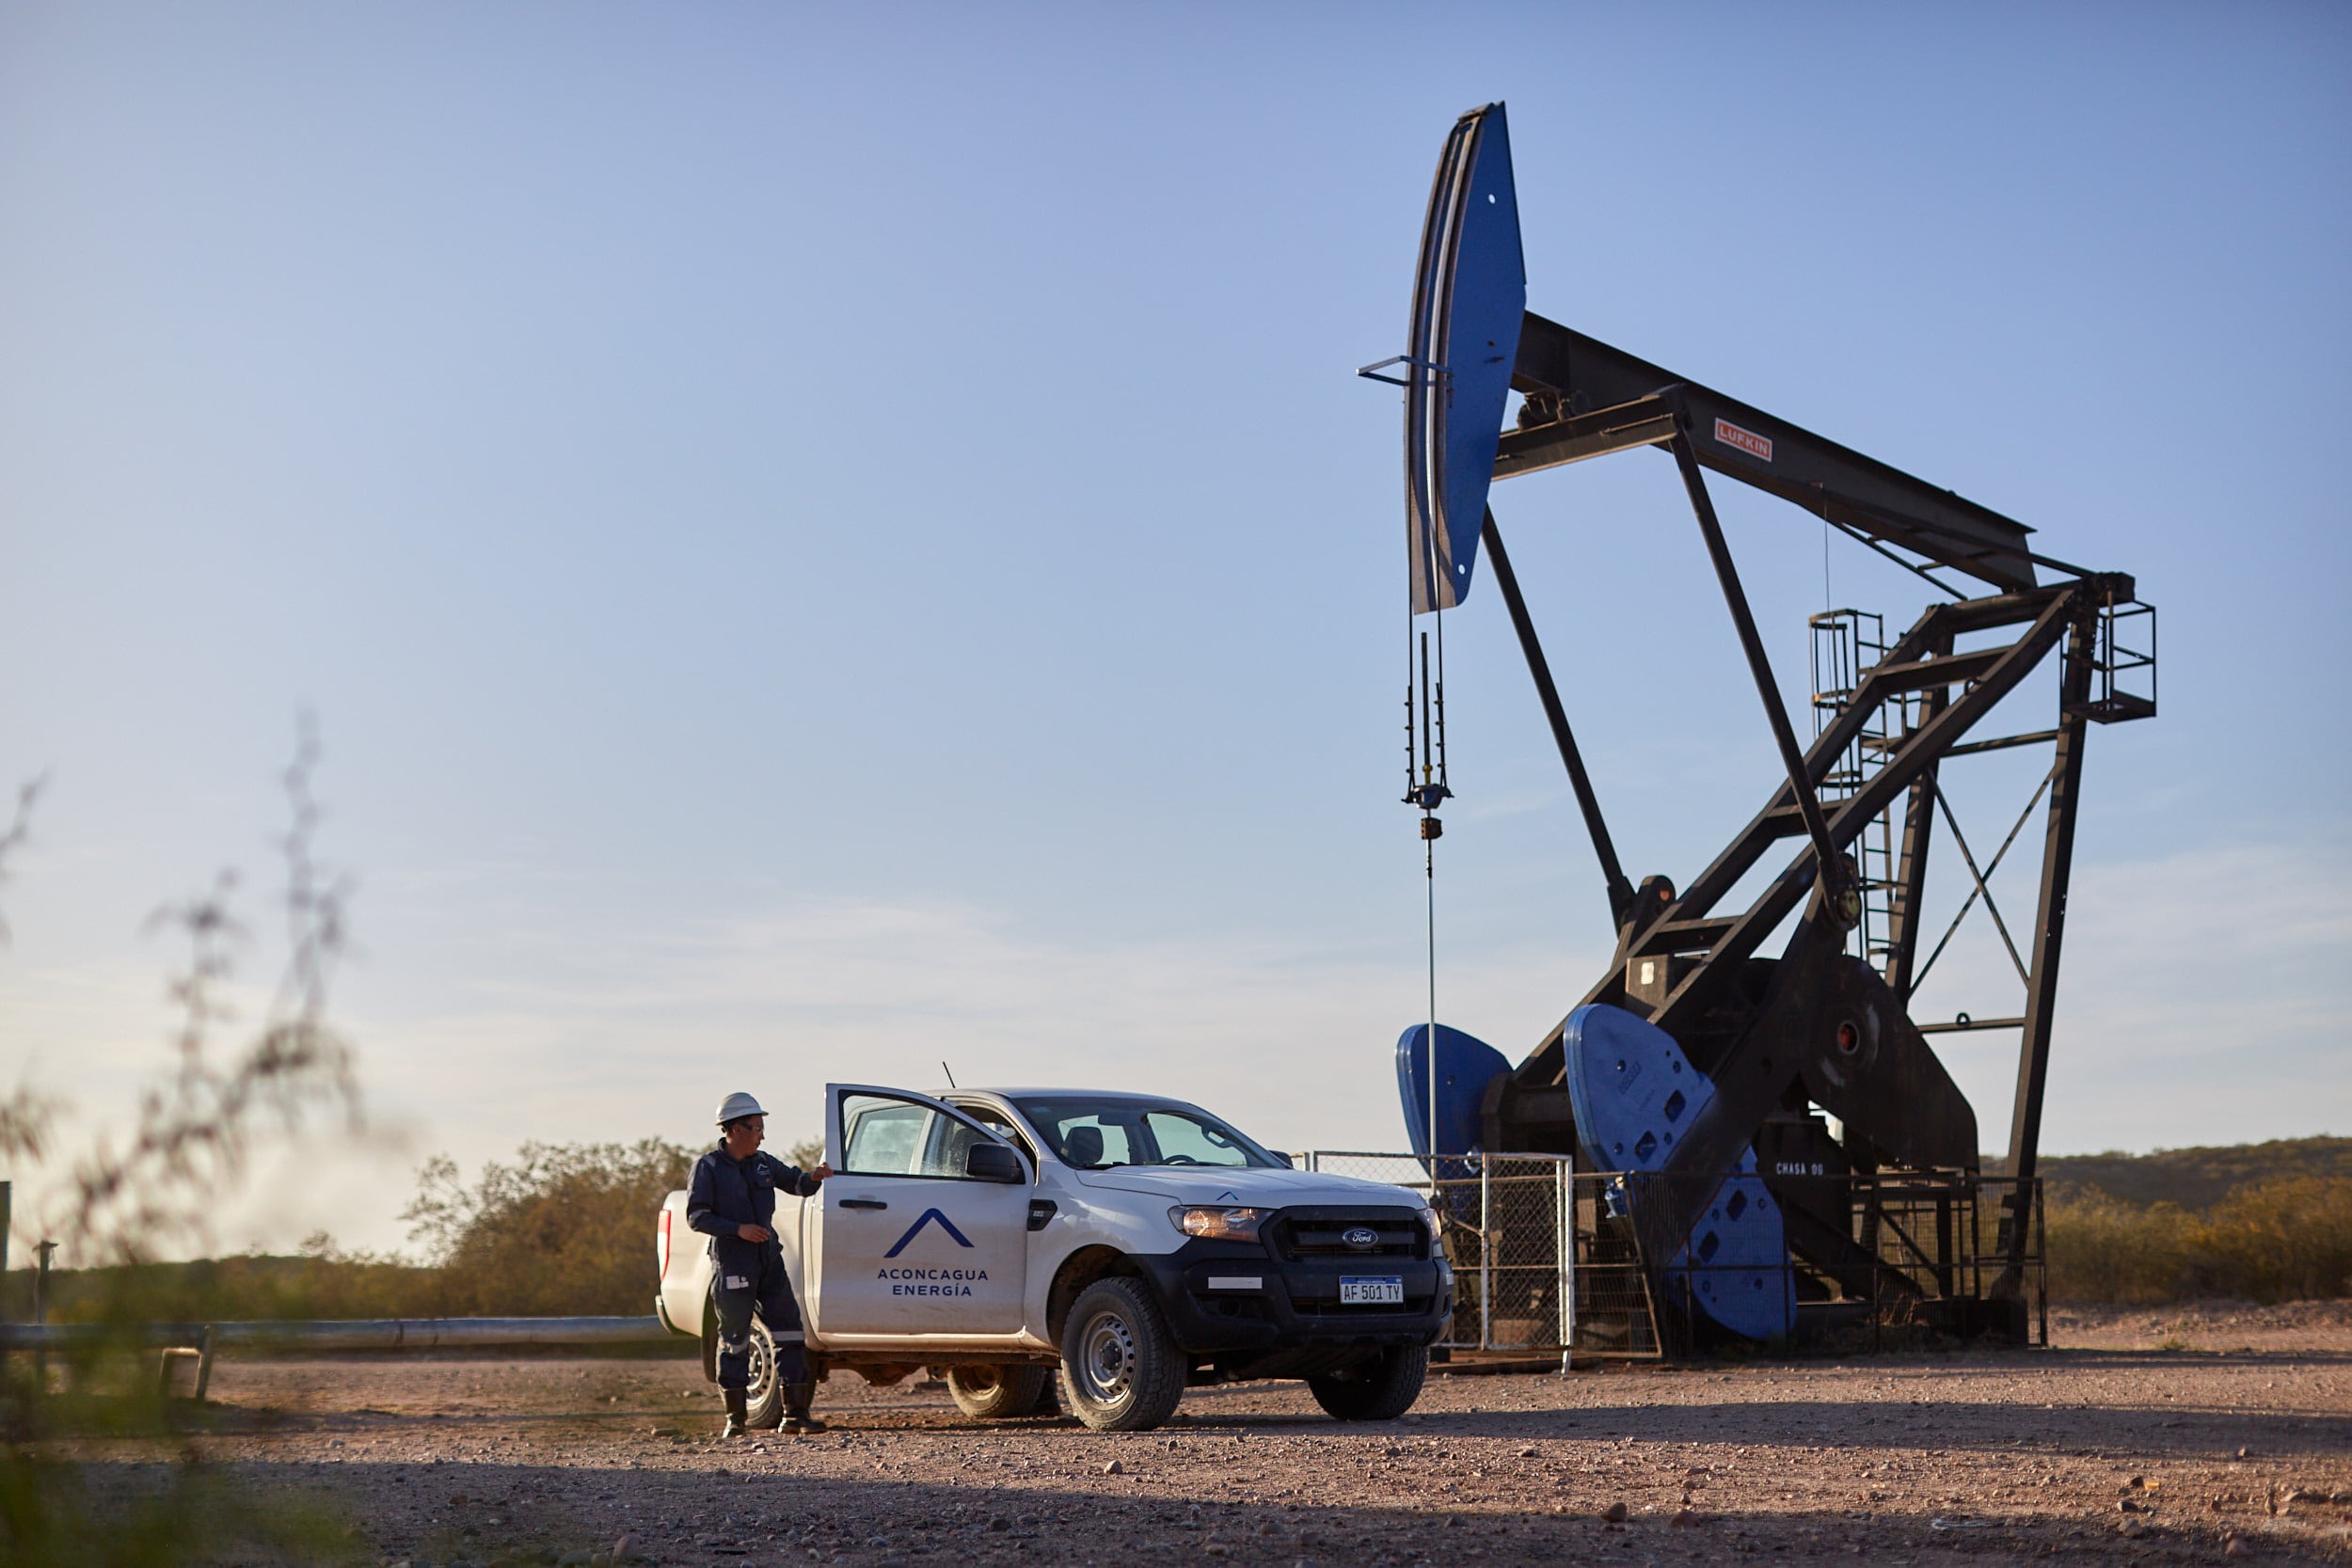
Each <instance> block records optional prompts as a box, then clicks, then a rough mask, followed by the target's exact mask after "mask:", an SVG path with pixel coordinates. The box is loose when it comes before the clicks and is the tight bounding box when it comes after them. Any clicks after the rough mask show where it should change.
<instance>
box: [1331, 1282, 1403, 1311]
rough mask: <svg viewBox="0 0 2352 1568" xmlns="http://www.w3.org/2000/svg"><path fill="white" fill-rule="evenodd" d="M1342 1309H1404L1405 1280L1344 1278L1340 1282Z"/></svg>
mask: <svg viewBox="0 0 2352 1568" xmlns="http://www.w3.org/2000/svg"><path fill="white" fill-rule="evenodd" d="M1340 1305H1341V1306H1342V1307H1402V1306H1404V1305H1405V1278H1404V1276H1403V1275H1389V1276H1388V1277H1387V1278H1385V1279H1357V1278H1343V1279H1342V1280H1341V1281H1340Z"/></svg>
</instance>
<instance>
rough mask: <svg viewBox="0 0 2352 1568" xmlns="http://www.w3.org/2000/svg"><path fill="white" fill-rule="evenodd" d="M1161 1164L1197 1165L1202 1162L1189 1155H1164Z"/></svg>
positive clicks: (1161, 1157)
mask: <svg viewBox="0 0 2352 1568" xmlns="http://www.w3.org/2000/svg"><path fill="white" fill-rule="evenodd" d="M1160 1163H1161V1164H1164V1165H1197V1164H1200V1161H1198V1160H1196V1159H1194V1158H1193V1157H1192V1156H1191V1155H1189V1154H1163V1155H1161V1156H1160Z"/></svg>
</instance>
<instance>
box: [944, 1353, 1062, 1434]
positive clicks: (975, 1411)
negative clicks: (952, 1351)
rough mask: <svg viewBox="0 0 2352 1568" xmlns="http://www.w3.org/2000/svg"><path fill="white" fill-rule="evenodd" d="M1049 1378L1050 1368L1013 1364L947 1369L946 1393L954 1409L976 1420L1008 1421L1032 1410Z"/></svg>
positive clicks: (1028, 1413)
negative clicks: (953, 1402) (954, 1406)
mask: <svg viewBox="0 0 2352 1568" xmlns="http://www.w3.org/2000/svg"><path fill="white" fill-rule="evenodd" d="M1052 1376H1053V1371H1052V1370H1051V1369H1050V1368H1046V1367H1029V1366H1023V1365H1021V1364H1019V1363H1017V1362H1016V1363H1014V1364H1012V1365H1009V1366H1008V1365H1003V1364H999V1365H996V1366H991V1367H950V1368H948V1369H947V1393H948V1396H949V1397H950V1398H952V1399H953V1400H954V1401H955V1402H956V1408H957V1409H958V1410H961V1411H962V1412H963V1413H964V1414H965V1415H967V1416H969V1417H971V1418H973V1419H974V1420H976V1421H1002V1420H1009V1419H1010V1418H1013V1417H1015V1416H1027V1415H1030V1414H1032V1413H1034V1412H1035V1411H1036V1409H1037V1404H1038V1396H1039V1395H1040V1394H1041V1393H1042V1392H1043V1391H1044V1388H1045V1385H1046V1381H1047V1379H1049V1378H1051V1377H1052Z"/></svg>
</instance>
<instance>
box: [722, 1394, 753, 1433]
mask: <svg viewBox="0 0 2352 1568" xmlns="http://www.w3.org/2000/svg"><path fill="white" fill-rule="evenodd" d="M719 1391H720V1393H722V1394H723V1395H724V1396H725V1397H726V1402H727V1426H726V1430H725V1431H724V1432H722V1433H719V1435H720V1436H721V1437H722V1438H727V1437H740V1436H742V1435H743V1429H744V1428H745V1427H746V1426H748V1425H749V1424H750V1423H751V1409H750V1407H749V1405H747V1404H746V1403H745V1402H744V1399H743V1390H742V1389H740V1388H722V1389H721V1390H719Z"/></svg>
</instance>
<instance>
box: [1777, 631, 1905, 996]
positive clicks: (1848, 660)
mask: <svg viewBox="0 0 2352 1568" xmlns="http://www.w3.org/2000/svg"><path fill="white" fill-rule="evenodd" d="M1805 626H1806V629H1807V630H1808V631H1810V632H1811V633H1812V642H1813V737H1814V738H1815V739H1816V740H1819V739H1820V736H1821V732H1822V731H1823V730H1826V729H1827V728H1829V726H1830V725H1831V724H1833V723H1835V722H1836V720H1837V717H1838V716H1839V715H1840V714H1842V713H1844V712H1845V711H1846V708H1847V705H1849V704H1851V702H1852V701H1853V697H1854V693H1855V692H1856V691H1857V690H1859V689H1861V686H1862V680H1863V676H1864V675H1865V674H1867V673H1868V672H1869V671H1870V669H1871V668H1872V667H1873V666H1875V665H1877V664H1878V663H1880V662H1881V661H1882V660H1883V659H1884V658H1885V657H1886V648H1887V643H1886V623H1885V619H1884V617H1883V616H1881V615H1879V614H1877V613H1875V612H1874V611H1871V610H1853V609H1846V610H1823V611H1822V612H1821V613H1820V614H1819V615H1809V616H1807V617H1805ZM1920 698H1921V693H1919V692H1917V691H1899V692H1896V693H1895V694H1894V695H1892V696H1890V697H1888V698H1887V699H1886V700H1885V701H1884V702H1883V703H1882V704H1880V705H1879V706H1878V708H1877V710H1876V711H1874V712H1873V713H1871V714H1870V715H1869V716H1868V717H1867V718H1866V719H1864V721H1863V722H1862V727H1861V728H1860V729H1859V730H1858V731H1856V732H1855V735H1854V737H1853V742H1852V744H1851V745H1850V746H1848V747H1847V748H1846V750H1845V751H1844V752H1842V753H1840V754H1839V755H1838V756H1837V758H1836V760H1835V761H1834V762H1832V764H1831V765H1830V769H1829V772H1828V773H1827V774H1825V775H1824V776H1823V777H1822V780H1821V784H1820V793H1821V801H1822V804H1823V805H1824V806H1826V805H1828V804H1829V803H1830V802H1832V801H1835V800H1851V798H1852V797H1854V796H1855V795H1858V794H1860V793H1861V792H1862V788H1863V786H1864V785H1865V784H1868V783H1869V782H1870V780H1871V778H1872V777H1873V776H1874V775H1875V774H1876V773H1877V772H1878V770H1879V769H1880V768H1883V767H1884V766H1885V762H1886V757H1887V755H1888V753H1889V752H1892V751H1894V749H1895V748H1896V747H1898V746H1899V745H1900V744H1901V743H1902V739H1903V737H1904V736H1906V735H1908V734H1910V733H1911V731H1912V730H1913V728H1915V725H1916V723H1917V720H1918V713H1917V706H1918V704H1919V701H1920ZM1900 844H1901V834H1900V830H1899V828H1898V826H1897V824H1896V806H1895V804H1894V803H1893V802H1889V804H1888V805H1887V807H1886V809H1885V810H1884V811H1883V812H1881V813H1879V815H1878V816H1875V817H1873V818H1871V819H1870V821H1869V822H1868V823H1867V824H1866V825H1865V826H1864V828H1863V830H1862V832H1860V833H1859V834H1858V835H1857V836H1856V837H1855V839H1854V841H1853V854H1854V868H1855V870H1856V871H1857V872H1858V873H1859V875H1860V878H1861V882H1862V919H1861V922H1860V923H1859V924H1858V925H1856V926H1855V927H1854V929H1853V937H1852V945H1851V952H1852V953H1853V954H1854V956H1855V957H1856V958H1861V959H1863V960H1864V961H1865V962H1867V963H1868V964H1869V965H1870V966H1871V967H1872V968H1874V969H1876V970H1878V971H1879V972H1880V973H1881V974H1884V973H1885V972H1886V967H1887V959H1888V957H1889V956H1890V955H1891V954H1892V953H1893V951H1894V918H1895V897H1896V892H1897V889H1898V888H1899V886H1900V881H1899V877H1898V871H1899V854H1900Z"/></svg>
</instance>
